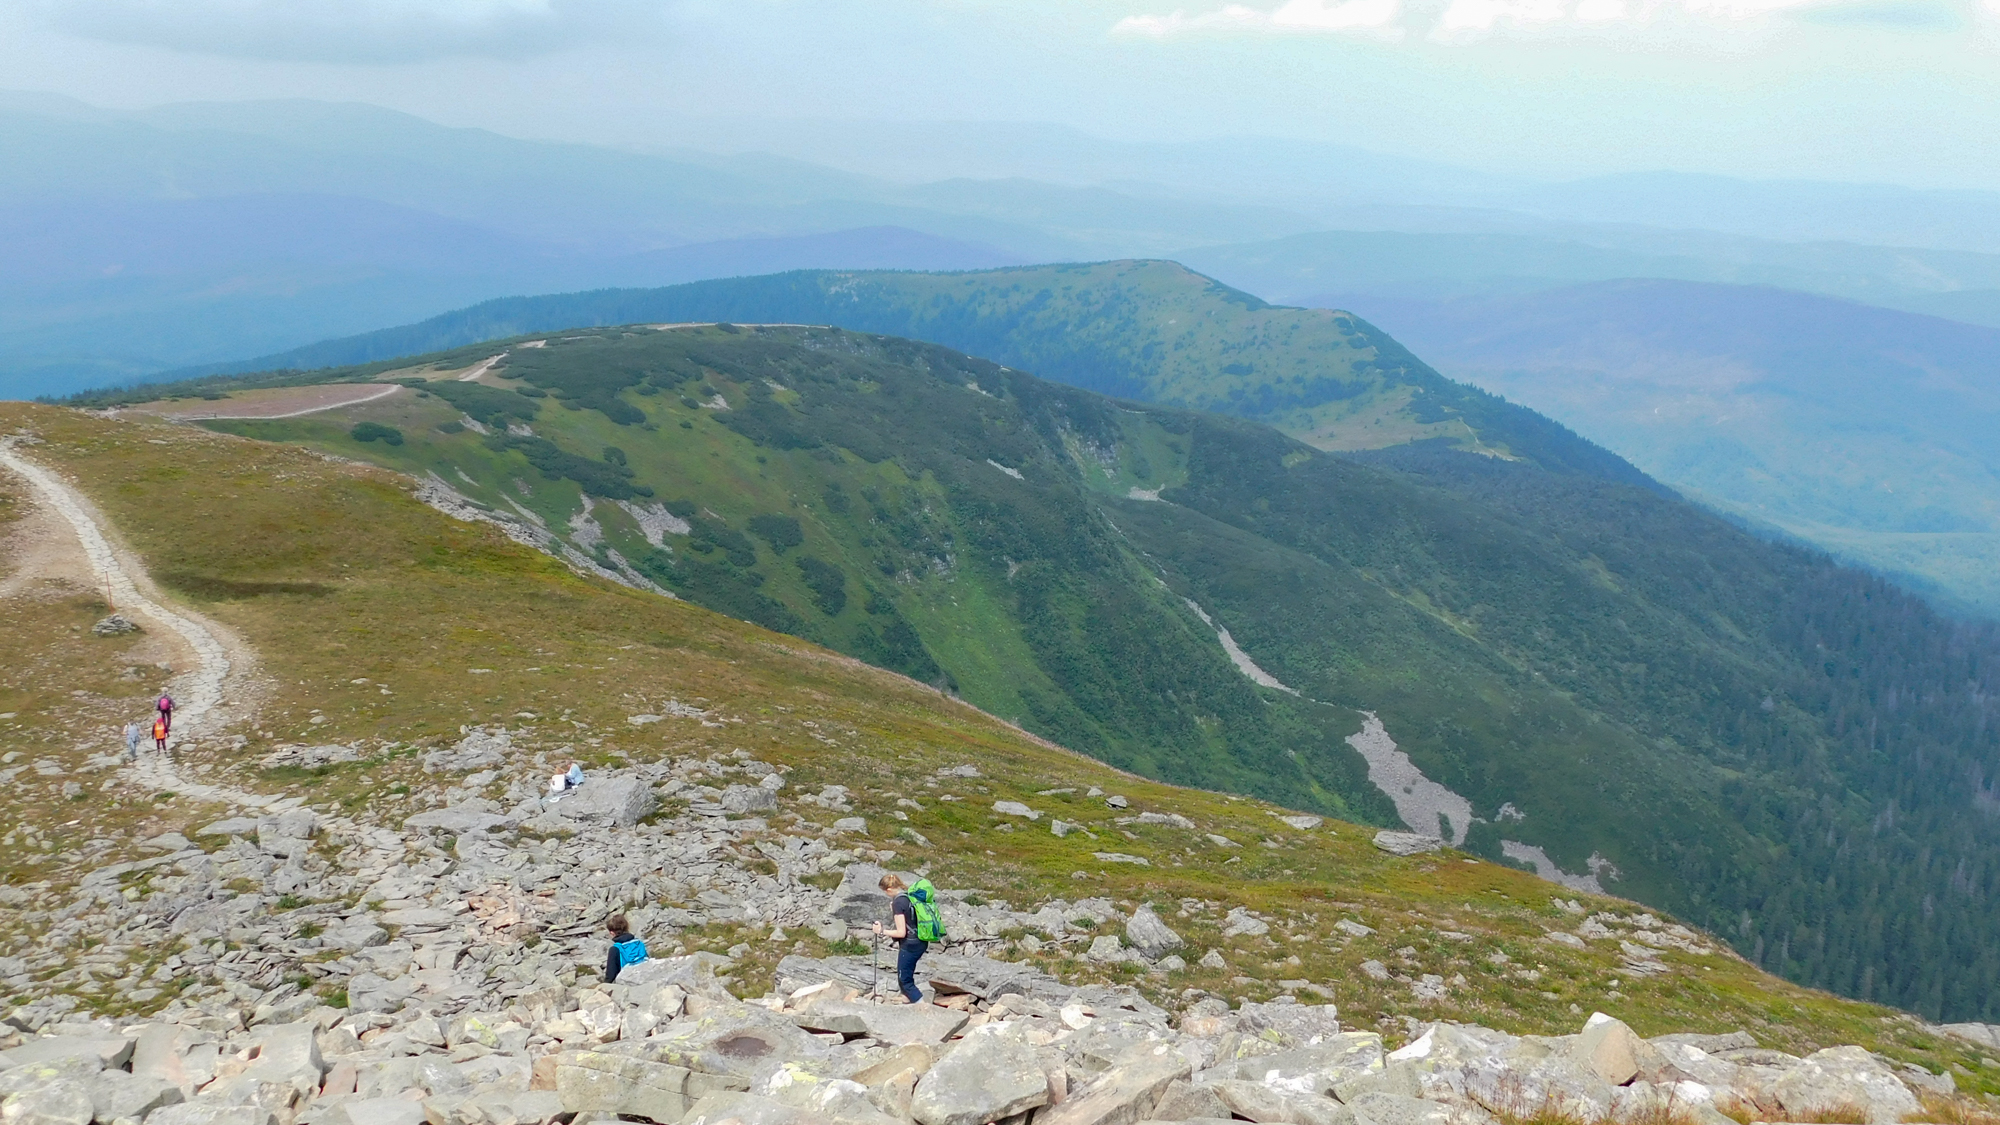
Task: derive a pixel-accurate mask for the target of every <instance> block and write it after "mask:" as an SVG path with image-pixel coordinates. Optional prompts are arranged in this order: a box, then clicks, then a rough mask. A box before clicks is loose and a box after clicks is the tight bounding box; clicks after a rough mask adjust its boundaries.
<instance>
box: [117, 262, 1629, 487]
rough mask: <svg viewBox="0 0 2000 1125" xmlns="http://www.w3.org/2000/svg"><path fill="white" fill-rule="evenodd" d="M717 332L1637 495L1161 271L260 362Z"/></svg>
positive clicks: (922, 285)
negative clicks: (1060, 386)
mask: <svg viewBox="0 0 2000 1125" xmlns="http://www.w3.org/2000/svg"><path fill="white" fill-rule="evenodd" d="M715 320H724V321H729V320H742V321H750V322H757V323H773V322H776V323H800V324H834V325H840V326H842V327H845V328H851V329H855V330H857V331H864V332H880V333H884V334H888V335H894V336H905V337H910V338H913V339H920V340H929V341H932V342H934V343H940V344H945V345H947V346H949V347H953V348H958V349H960V350H962V351H966V352H970V353H972V354H975V355H980V356H984V357H987V358H990V359H993V360H995V361H996V362H1000V363H1007V364H1012V365H1014V366H1017V367H1020V368H1022V369H1024V370H1031V371H1034V372H1036V373H1038V374H1040V375H1042V376H1044V377H1046V378H1050V379H1054V380H1057V381H1058V382H1063V383H1068V384H1070V385H1072V386H1077V387H1082V388H1084V389H1086V390H1092V391H1097V392H1100V393H1102V394H1108V395H1116V396H1120V397H1126V398H1134V399H1139V400H1141V401H1145V402H1157V403H1164V404H1167V405H1173V406H1183V407H1188V408H1192V409H1197V410H1213V411H1218V412H1221V413H1226V414H1234V415H1237V416H1239V417H1245V418H1254V419H1256V420H1258V421H1262V422H1267V423H1269V424H1271V425H1274V426H1277V427H1278V428H1279V429H1282V430H1284V431H1285V432H1287V433H1290V434H1293V435H1294V436H1297V437H1299V438H1301V439H1302V440H1304V441H1306V442H1308V443H1310V444H1312V445H1315V446H1318V447H1319V448H1322V449H1375V448H1380V447H1382V446H1386V445H1395V444H1400V443H1403V442H1410V441H1426V440H1432V439H1442V440H1444V441H1447V442H1449V443H1451V444H1453V445H1455V446H1459V447H1462V448H1466V449H1470V450H1474V451H1477V452H1482V453H1490V454H1495V455H1499V456H1511V457H1526V458H1529V459H1531V460H1533V461H1535V462H1536V463H1537V464H1540V465H1542V466H1544V467H1546V468H1550V469H1554V470H1558V471H1564V472H1584V473H1589V474H1593V475H1598V476H1604V477H1607V478H1610V479H1616V480H1624V481H1627V482H1629V483H1634V484H1640V483H1644V482H1645V478H1644V476H1643V475H1642V474H1640V473H1638V472H1637V471H1636V470H1634V469H1633V468H1632V467H1631V466H1630V465H1629V464H1626V463H1625V462H1623V461H1621V460H1619V459H1618V458H1617V457H1615V456H1612V455H1611V454H1608V453H1606V452H1605V451H1604V450H1602V449H1600V448H1598V447H1596V446H1593V445H1591V444H1590V443H1589V442H1586V441H1583V440H1581V439H1579V438H1578V437H1577V436H1576V435H1575V434H1573V433H1570V432H1568V431H1567V430H1564V429H1563V428H1562V427H1561V426H1558V425H1555V424H1553V423H1551V422H1550V421H1549V420H1548V419H1547V418H1545V417H1543V416H1541V415H1538V414H1536V413H1534V412H1533V411H1529V410H1523V409H1521V408H1520V407H1517V406H1513V405H1511V404H1509V403H1507V402H1505V401H1504V400H1501V399H1498V398H1495V397H1494V396H1492V395H1489V394H1486V393H1485V392H1482V391H1480V390H1477V389H1476V388H1473V387H1469V386H1467V385H1465V384H1463V383H1454V382H1452V381H1451V380H1449V379H1445V378H1443V377H1442V376H1440V375H1439V374H1438V373H1437V372H1435V371H1433V370H1431V368H1430V367H1428V366H1427V365H1426V364H1425V363H1424V362H1423V361H1422V360H1420V359H1418V358H1417V357H1416V356H1414V355H1412V354H1410V352H1409V350H1408V349H1407V348H1405V347H1403V346H1402V345H1401V344H1399V343H1397V342H1396V341H1395V340H1393V339H1391V338H1389V337H1388V336H1387V335H1385V334H1384V333H1382V332H1381V331H1380V330H1378V329H1376V328H1375V327H1373V326H1372V325H1370V324H1368V323H1367V322H1366V321H1363V320H1360V319H1358V318H1356V317H1354V316H1353V315H1351V314H1348V313H1342V312H1336V311H1328V310H1320V309H1293V308H1280V307H1275V306H1271V305H1267V304H1265V303H1264V302H1263V301H1261V300H1259V299H1257V298H1256V297H1252V296H1250V295H1249V294H1247V293H1242V292H1239V291H1237V290H1233V289H1230V288H1229V287H1227V286H1225V285H1221V284H1219V283H1217V282H1215V281H1213V280H1212V279H1209V278H1206V277H1202V276H1201V275H1199V274H1196V273H1193V272H1190V271H1189V270H1187V269H1186V268H1184V267H1182V266H1179V265H1176V264H1175V263H1172V262H1161V261H1125V262H1102V263H1097V264H1094V265H1057V266H1024V267H1019V268H1015V269H1006V270H991V271H983V272H968V273H952V274H926V273H890V272H873V273H864V272H838V273H835V272H815V271H801V272H796V273H787V274H777V275H774V276H770V277H748V278H731V279H725V280H719V281H709V282H700V283H695V284H690V285H679V286H670V287H667V288H664V289H651V290H609V291H605V292H597V293H572V294H558V295H555V296H548V297H523V298H514V299H508V300H501V301H489V302H486V303H484V304H481V305H476V306H473V307H472V308H469V309H465V310H462V311H460V312H457V313H451V314H447V315H445V316H441V317H436V318H433V319H431V320H428V321H424V322H422V323H420V324H415V325H410V326H408V327H405V328H398V329H389V330H385V331H383V332H377V333H370V334H368V335H364V336H358V337H354V338H352V339H349V340H339V341H332V342H329V343H327V344H323V345H317V346H314V347H310V348H304V349H300V350H298V351H296V352H288V353H284V354H280V355H275V356H269V357H266V358H265V360H263V361H261V362H260V366H261V367H263V368H267V369H268V368H293V367H300V368H310V367H328V366H334V365H339V364H352V363H359V362H365V361H370V360H386V359H390V358H392V357H395V356H404V355H410V354H413V353H417V352H422V351H429V350H435V349H441V348H448V347H454V346H457V345H460V344H465V343H470V342H472V341H477V340H492V339H500V338H504V337H508V336H514V335H519V334H522V333H529V332H544V331H553V330H556V329H560V328H568V327H574V326H579V325H607V324H635V323H645V322H669V323H672V322H684V321H715ZM121 397H122V396H121V395H120V394H119V393H118V392H106V393H103V394H99V395H93V396H85V397H84V398H82V399H80V400H79V401H89V402H115V401H119V400H120V398H121Z"/></svg>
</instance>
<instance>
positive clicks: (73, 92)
mask: <svg viewBox="0 0 2000 1125" xmlns="http://www.w3.org/2000/svg"><path fill="white" fill-rule="evenodd" d="M0 42H5V43H6V44H7V46H8V49H7V50H6V51H5V52H0V89H11V90H28V91H48V92H54V93H60V94H66V95H69V96H72V97H76V98H80V99H83V100H85V101H88V102H92V103H94V104H98V105H104V106H112V107H121V108H139V107H145V106H151V105H157V104H161V103H166V102H175V101H193V100H237V99H260V98H289V97H306V98H318V99H327V100H340V101H362V102H369V103H373V104H377V105H383V106H387V107H390V108H394V109H399V110H403V111H406V112H410V113H414V114H418V115H420V116H423V117H426V118H429V119H432V120H435V121H441V122H444V123H447V124H458V125H473V126H480V127H484V128H489V129H493V130H496V131H498V132H502V133H507V134H510V135H514V136H523V137H538V138H560V139H568V140H581V141H591V142H599V143H610V144H619V145H628V146H636V147H644V146H664V145H672V144H675V143H680V142H685V141H688V140H689V139H691V138H695V137H702V138H712V137H713V136H715V134H716V127H715V123H716V122H717V121H726V120H736V121H740V122H742V123H743V126H744V128H746V129H748V130H750V131H751V132H755V128H754V123H755V122H756V121H760V120H767V119H768V120H783V121H800V120H808V121H810V120H819V119H833V120H840V121H876V120H880V121H991V122H1046V123H1052V124H1058V125H1063V126H1068V127H1072V128H1075V129H1080V130H1083V131H1086V132H1088V133H1091V134H1094V135H1097V136H1102V137H1107V138H1112V139H1118V140H1189V139H1199V138H1207V137H1215V136H1223V135H1232V134H1257V135H1264V136H1276V137H1287V138H1299V139H1308V140H1320V141H1335V142H1339V143H1343V144H1349V145H1354V146H1358V147H1362V148H1367V149H1373V150H1377V151H1381V152H1387V153H1392V154H1396V155H1402V156H1411V157H1422V158H1426V159H1431V160H1439V161H1445V162H1449V163H1456V164H1463V165H1470V166H1473V167H1477V168H1482V169H1485V170H1489V171H1494V172H1500V173H1505V174H1508V175H1516V176H1529V177H1534V178H1546V179H1562V178H1571V177H1580V176H1588V175H1596V174H1605V173H1617V172H1628V171H1644V170H1655V169H1667V170H1674V171H1687V172H1712V173H1720V174H1725V175H1737V176H1745V177H1751V178H1767V179H1768V178H1806V179H1827V180H1843V181H1853V182H1875V183H1897V184H1905V185H1909V186H1914V187H1955V188H1979V189H2000V144H1996V143H1994V133H1995V129H1994V126H1993V122H1995V121H2000V0H1245V2H1226V0H871V2H861V0H430V2H416V0H88V2H82V0H0ZM694 122H701V123H705V126H704V127H702V128H694V127H693V126H692V125H691V123H694Z"/></svg>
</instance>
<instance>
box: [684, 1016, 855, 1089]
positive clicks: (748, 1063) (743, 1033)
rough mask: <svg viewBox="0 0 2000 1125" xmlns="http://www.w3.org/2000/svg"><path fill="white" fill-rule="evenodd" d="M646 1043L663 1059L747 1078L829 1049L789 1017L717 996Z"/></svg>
mask: <svg viewBox="0 0 2000 1125" xmlns="http://www.w3.org/2000/svg"><path fill="white" fill-rule="evenodd" d="M646 1049H647V1051H648V1053H649V1054H650V1055H651V1056H652V1057H653V1058H654V1059H656V1060H658V1061H660V1062H664V1063H670V1064H672V1065H674V1066H679V1067H685V1068H687V1069H688V1070H691V1071H698V1072H700V1073H703V1074H720V1075H728V1076H731V1077H734V1078H738V1079H742V1080H745V1081H747V1080H748V1079H749V1078H750V1077H751V1076H753V1075H754V1074H756V1072H757V1071H759V1070H761V1069H763V1068H765V1067H767V1066H770V1065H772V1064H774V1063H778V1062H781V1061H783V1060H787V1059H804V1058H810V1057H814V1056H818V1055H824V1054H825V1053H826V1045H825V1044H823V1043H821V1042H820V1041H819V1040H818V1039H815V1038H813V1037H812V1036H811V1035H810V1034H808V1033H806V1032H804V1031H801V1030H799V1028H798V1027H796V1026H795V1025H793V1024H792V1022H791V1021H790V1020H787V1019H786V1018H785V1017H783V1016H780V1015H776V1014H774V1013H772V1012H770V1011H767V1010H765V1009H763V1008H757V1007H752V1006H751V1005H748V1004H743V1003H740V1002H737V1001H733V1000H732V1001H713V1002H711V1003H709V1004H708V1006H707V1007H705V1008H704V1009H702V1011H701V1012H700V1014H699V1015H688V1016H683V1017H681V1018H680V1019H677V1020H675V1021H674V1022H672V1023H670V1024H667V1025H666V1026H664V1027H661V1028H660V1029H659V1030H657V1031H656V1032H654V1034H653V1036H652V1038H650V1039H647V1040H646ZM689 1093H690V1094H693V1093H695V1091H694V1089H693V1088H692V1086H691V1087H690V1090H689Z"/></svg>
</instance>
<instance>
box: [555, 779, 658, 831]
mask: <svg viewBox="0 0 2000 1125" xmlns="http://www.w3.org/2000/svg"><path fill="white" fill-rule="evenodd" d="M659 807H660V799H659V797H658V796H656V795H655V794H654V793H653V787H652V786H651V785H648V784H646V782H644V781H643V780H641V779H639V778H636V777H630V776H624V775H618V774H608V775H607V774H600V775H598V776H595V777H592V778H590V779H589V780H588V781H585V782H584V783H583V788H581V789H573V790H571V791H570V792H569V793H567V794H565V795H564V796H563V799H562V800H560V801H557V802H555V803H554V804H552V805H550V806H549V811H550V812H552V813H554V814H556V815H557V816H560V817H562V818H564V819H565V820H571V821H576V822H579V823H583V824H615V825H618V826H619V827H622V828H629V827H631V826H632V825H634V824H637V823H639V822H640V821H641V820H644V819H645V818H646V817H647V816H649V815H651V814H652V812H653V810H654V809H656V808H659Z"/></svg>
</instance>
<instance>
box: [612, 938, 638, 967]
mask: <svg viewBox="0 0 2000 1125" xmlns="http://www.w3.org/2000/svg"><path fill="white" fill-rule="evenodd" d="M611 948H613V949H616V950H617V951H618V967H619V968H620V969H629V968H631V967H632V966H634V965H636V964H638V963H639V962H641V961H644V960H645V959H646V943H645V942H643V941H640V940H639V939H638V938H633V939H632V940H631V941H614V942H612V943H611Z"/></svg>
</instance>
